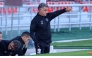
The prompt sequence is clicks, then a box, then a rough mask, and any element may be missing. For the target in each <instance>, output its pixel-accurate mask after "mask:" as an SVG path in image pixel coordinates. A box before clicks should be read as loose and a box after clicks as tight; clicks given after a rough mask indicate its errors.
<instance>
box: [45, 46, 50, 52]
mask: <svg viewBox="0 0 92 58" xmlns="http://www.w3.org/2000/svg"><path fill="white" fill-rule="evenodd" d="M49 52H50V45H48V46H45V50H44V53H49Z"/></svg>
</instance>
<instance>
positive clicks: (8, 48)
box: [0, 40, 21, 56]
mask: <svg viewBox="0 0 92 58" xmlns="http://www.w3.org/2000/svg"><path fill="white" fill-rule="evenodd" d="M20 46H21V43H20V42H19V41H17V40H14V41H12V42H10V41H8V40H2V41H1V42H0V56H14V55H13V53H16V51H17V50H18V49H19V47H20Z"/></svg>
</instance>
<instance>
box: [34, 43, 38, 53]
mask: <svg viewBox="0 0 92 58" xmlns="http://www.w3.org/2000/svg"><path fill="white" fill-rule="evenodd" d="M34 46H35V52H36V54H38V53H37V51H38V46H37V44H36V43H34Z"/></svg>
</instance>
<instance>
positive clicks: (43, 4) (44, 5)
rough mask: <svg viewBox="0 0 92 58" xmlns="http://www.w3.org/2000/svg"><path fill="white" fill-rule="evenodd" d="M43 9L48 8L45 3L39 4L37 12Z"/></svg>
mask: <svg viewBox="0 0 92 58" xmlns="http://www.w3.org/2000/svg"><path fill="white" fill-rule="evenodd" d="M43 7H48V5H47V4H46V3H40V4H39V6H38V10H39V9H40V8H43Z"/></svg>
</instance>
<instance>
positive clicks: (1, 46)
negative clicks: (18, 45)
mask: <svg viewBox="0 0 92 58" xmlns="http://www.w3.org/2000/svg"><path fill="white" fill-rule="evenodd" d="M8 44H9V41H8V40H2V41H1V42H0V56H3V55H5V56H7V55H8V54H9V52H8V48H7V47H8Z"/></svg>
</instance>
